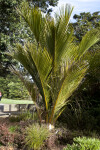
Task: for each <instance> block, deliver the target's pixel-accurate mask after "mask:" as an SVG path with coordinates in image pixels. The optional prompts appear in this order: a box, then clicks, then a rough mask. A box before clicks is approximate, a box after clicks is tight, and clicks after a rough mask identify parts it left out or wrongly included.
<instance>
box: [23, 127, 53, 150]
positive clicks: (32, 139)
mask: <svg viewBox="0 0 100 150" xmlns="http://www.w3.org/2000/svg"><path fill="white" fill-rule="evenodd" d="M49 133H50V132H49V129H48V128H47V126H45V125H41V126H40V125H39V124H33V125H31V126H29V127H27V128H26V139H25V141H26V145H27V146H28V148H29V149H34V150H39V149H40V148H41V147H42V146H43V144H44V141H45V140H46V139H47V137H48V136H49Z"/></svg>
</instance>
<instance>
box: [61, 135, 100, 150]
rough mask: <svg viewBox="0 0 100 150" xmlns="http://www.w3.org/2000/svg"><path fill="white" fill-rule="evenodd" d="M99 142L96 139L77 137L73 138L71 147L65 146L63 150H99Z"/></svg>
mask: <svg viewBox="0 0 100 150" xmlns="http://www.w3.org/2000/svg"><path fill="white" fill-rule="evenodd" d="M99 149H100V140H99V139H96V138H87V137H82V138H81V137H78V138H74V143H73V145H69V144H68V145H67V148H64V149H63V150H99Z"/></svg>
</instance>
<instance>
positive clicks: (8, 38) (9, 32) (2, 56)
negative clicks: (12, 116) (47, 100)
mask: <svg viewBox="0 0 100 150" xmlns="http://www.w3.org/2000/svg"><path fill="white" fill-rule="evenodd" d="M21 2H22V1H21V0H0V80H1V81H2V82H4V81H5V80H7V82H6V81H5V82H6V83H8V80H9V76H11V78H12V82H13V78H14V76H13V74H11V73H10V70H9V66H10V65H11V64H13V65H17V66H18V65H20V64H17V62H16V61H13V60H12V58H11V57H10V56H8V55H6V53H5V52H7V51H8V49H9V48H10V47H13V46H14V45H15V43H16V42H19V43H23V41H24V40H27V39H29V40H33V39H34V38H33V37H32V35H31V32H30V29H29V28H28V27H27V24H26V23H25V21H24V20H23V19H21V18H20V16H19V14H18V13H17V11H16V8H17V7H18V6H20V4H21ZM28 2H29V3H31V4H33V5H35V6H39V7H40V8H41V9H42V10H45V12H47V9H48V7H49V5H51V6H55V5H56V4H57V0H55V1H52V0H44V1H32V0H28ZM31 37H32V38H33V39H31ZM19 67H20V66H19ZM11 78H10V81H9V83H10V82H11ZM16 80H17V81H18V78H16ZM5 82H4V83H5ZM18 82H19V81H18ZM1 85H2V88H1V90H2V91H3V93H5V94H4V96H5V97H6V98H9V96H8V93H9V92H10V91H9V88H8V90H5V88H4V87H5V86H3V85H4V84H3V83H2V84H1ZM9 85H11V84H9ZM16 85H17V84H16ZM15 88H16V89H18V88H17V87H15ZM4 91H5V92H4ZM7 91H8V92H7ZM18 93H19V92H18ZM13 98H16V96H14V95H13Z"/></svg>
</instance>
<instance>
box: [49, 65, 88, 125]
mask: <svg viewBox="0 0 100 150" xmlns="http://www.w3.org/2000/svg"><path fill="white" fill-rule="evenodd" d="M86 70H87V65H86V64H82V65H80V66H78V67H74V68H73V69H72V70H70V71H69V73H68V74H67V75H66V77H65V78H64V80H63V81H62V84H61V87H60V89H59V93H58V97H57V99H56V101H55V104H54V107H53V109H52V114H51V117H50V122H53V120H54V119H55V118H56V117H57V115H58V114H59V113H60V112H61V111H62V108H63V107H64V106H65V105H66V103H67V102H68V101H67V100H68V98H69V97H70V96H71V95H72V93H73V92H74V90H75V89H76V88H77V87H78V86H79V84H80V83H81V81H82V79H83V77H84V75H85V73H86Z"/></svg>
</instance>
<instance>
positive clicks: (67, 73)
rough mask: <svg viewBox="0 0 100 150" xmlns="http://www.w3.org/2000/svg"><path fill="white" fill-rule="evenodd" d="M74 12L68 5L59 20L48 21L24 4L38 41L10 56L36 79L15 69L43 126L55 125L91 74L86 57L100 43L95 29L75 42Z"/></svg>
mask: <svg viewBox="0 0 100 150" xmlns="http://www.w3.org/2000/svg"><path fill="white" fill-rule="evenodd" d="M72 10H73V8H71V7H70V6H69V5H66V6H65V8H62V9H61V11H60V13H59V14H58V15H57V14H56V16H55V18H50V17H48V16H45V17H44V16H43V13H42V12H41V11H40V10H39V9H38V8H34V7H30V6H29V5H28V3H23V4H22V6H21V8H20V9H19V10H18V12H19V14H20V15H21V16H22V17H23V19H24V20H25V21H26V23H27V24H28V26H29V27H30V29H31V31H32V33H33V35H34V38H35V39H34V41H31V42H30V41H26V42H25V43H24V46H23V45H21V44H16V47H15V50H14V51H13V52H10V55H11V56H12V57H13V58H14V59H16V60H18V61H19V62H20V63H21V64H22V65H23V67H24V68H25V69H26V70H27V71H26V73H28V74H29V75H30V76H31V78H32V80H27V79H26V76H25V74H23V73H22V72H20V71H18V69H16V68H14V67H12V68H11V69H12V71H13V72H14V73H15V74H16V75H17V76H18V77H19V78H20V79H21V80H22V82H23V83H24V84H25V86H26V88H27V90H28V91H29V93H30V96H31V98H32V100H33V101H34V103H35V105H36V108H37V113H38V115H39V118H40V122H42V119H44V120H45V122H46V123H50V124H53V125H54V124H55V122H56V120H57V119H58V117H59V116H60V115H61V113H62V112H63V110H64V109H65V106H66V105H67V104H68V103H69V102H70V100H69V98H70V96H71V95H72V93H73V92H74V91H75V90H76V89H77V87H78V86H79V84H80V83H81V82H82V79H83V78H84V76H85V74H86V72H87V69H88V66H89V61H88V60H87V59H86V57H85V55H87V51H88V49H89V48H90V47H91V46H92V45H94V44H95V43H96V42H98V41H99V33H98V30H96V29H93V30H91V31H89V32H87V34H86V35H85V36H84V37H83V39H82V41H81V42H80V43H79V44H78V43H76V42H75V40H74V37H73V28H72V26H71V25H70V24H69V19H70V16H71V13H72ZM33 81H34V82H33ZM40 95H41V97H40V100H38V97H39V96H40ZM40 101H41V102H40ZM41 114H44V115H41ZM42 117H43V118H42Z"/></svg>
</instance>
